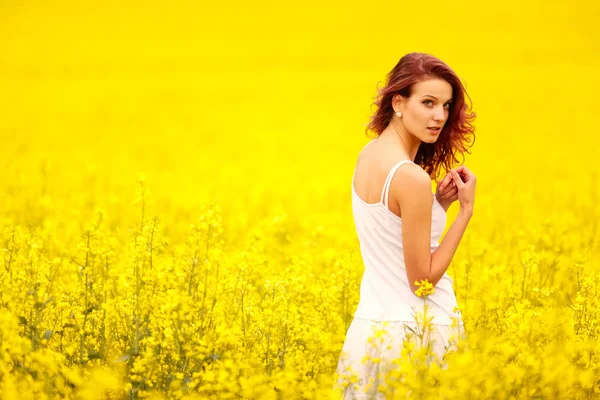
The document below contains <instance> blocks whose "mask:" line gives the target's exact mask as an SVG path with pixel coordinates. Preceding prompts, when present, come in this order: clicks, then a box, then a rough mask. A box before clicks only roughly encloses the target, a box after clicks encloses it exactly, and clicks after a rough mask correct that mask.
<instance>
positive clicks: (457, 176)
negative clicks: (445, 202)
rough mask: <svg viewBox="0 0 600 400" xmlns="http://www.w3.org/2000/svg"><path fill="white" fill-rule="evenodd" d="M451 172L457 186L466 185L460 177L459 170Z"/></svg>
mask: <svg viewBox="0 0 600 400" xmlns="http://www.w3.org/2000/svg"><path fill="white" fill-rule="evenodd" d="M450 173H451V174H452V179H453V182H454V184H456V186H457V187H458V188H461V187H463V186H464V182H463V181H462V180H461V179H460V175H459V174H458V172H456V171H454V170H451V171H450Z"/></svg>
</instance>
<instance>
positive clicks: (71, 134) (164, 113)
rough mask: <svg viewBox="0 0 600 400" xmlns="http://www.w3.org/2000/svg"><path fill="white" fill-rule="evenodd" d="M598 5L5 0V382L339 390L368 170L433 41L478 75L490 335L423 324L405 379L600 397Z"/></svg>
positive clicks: (473, 81) (460, 389) (15, 394)
mask: <svg viewBox="0 0 600 400" xmlns="http://www.w3.org/2000/svg"><path fill="white" fill-rule="evenodd" d="M599 12H600V6H599V5H598V3H597V2H594V1H591V0H586V1H571V2H547V3H540V2H537V3H535V2H517V1H509V2H503V3H498V4H489V5H485V4H484V3H480V2H475V1H465V2H458V3H456V2H441V1H436V2H434V3H419V2H412V3H403V2H397V1H396V2H379V3H377V2H375V3H373V2H304V3H298V4H293V3H283V2H273V3H268V2H264V3H246V2H237V1H234V2H233V3H219V2H213V3H212V4H209V3H202V2H191V1H189V2H172V3H168V4H167V3H158V2H141V1H139V2H137V1H133V2H128V3H122V2H116V1H107V2H96V3H94V4H92V3H91V2H74V1H59V2H47V3H40V2H38V3H36V4H28V3H23V2H18V1H15V0H7V1H5V2H3V3H2V4H1V5H0V61H1V62H0V93H2V97H1V100H0V106H1V109H2V114H1V115H2V117H1V118H0V139H1V142H0V143H1V144H0V163H1V164H0V165H1V167H2V171H3V174H2V179H1V180H0V235H1V237H0V240H1V243H0V244H1V246H0V247H1V248H2V260H1V264H2V265H1V266H0V398H2V399H29V398H32V399H33V398H35V399H62V398H67V399H105V398H106V399H142V398H144V399H167V398H169V399H170V398H175V399H188V400H190V399H274V400H275V399H277V400H279V399H336V398H339V397H336V393H335V392H334V391H333V390H332V385H333V382H334V376H333V372H334V370H335V367H336V363H337V361H338V357H339V353H340V350H341V347H342V344H343V342H344V337H345V333H346V329H347V328H348V326H349V324H350V322H351V320H352V317H353V313H354V310H355V307H356V304H357V302H358V298H359V297H358V296H359V284H360V279H361V276H362V271H363V265H362V260H361V256H360V251H359V246H358V239H357V237H356V232H355V228H354V224H353V220H352V214H351V208H350V205H351V204H350V200H351V197H350V188H351V186H350V183H351V177H352V170H353V168H354V163H355V162H356V157H357V155H358V152H359V151H360V149H361V148H362V146H363V145H364V144H365V143H366V142H367V140H368V137H367V136H366V134H365V126H366V124H367V123H368V121H369V117H370V116H371V113H372V111H373V109H372V108H371V103H372V101H373V98H374V96H375V95H376V85H377V84H378V83H379V86H381V85H382V83H383V80H384V79H385V75H386V74H387V72H388V71H389V70H390V69H391V68H392V67H393V66H394V65H395V64H396V63H397V62H398V60H399V59H400V57H401V56H403V55H404V54H406V53H408V52H412V51H420V52H426V53H430V54H433V55H435V56H437V57H439V58H441V59H442V60H444V61H445V62H447V63H448V64H449V65H450V66H451V67H452V68H453V69H454V70H455V71H456V73H457V74H458V75H459V77H460V78H461V79H462V80H463V82H464V84H465V87H466V89H467V91H468V93H469V96H470V98H471V100H472V104H473V110H474V111H475V112H476V113H477V119H476V121H475V127H476V131H475V135H476V141H475V143H474V145H473V148H472V152H471V154H468V155H467V156H466V159H465V160H464V163H465V165H467V167H468V168H469V169H470V170H471V171H473V172H474V173H475V174H476V175H477V179H478V181H479V184H478V190H477V195H476V202H475V210H474V214H473V218H472V220H471V222H470V224H469V228H468V229H467V232H466V233H465V235H464V237H463V240H462V242H461V245H460V246H459V249H458V251H457V253H456V255H455V257H454V259H453V261H452V264H451V266H450V269H449V271H448V273H449V274H450V276H452V277H453V279H454V285H455V287H454V289H455V291H456V295H457V299H458V303H459V306H460V309H461V312H462V315H463V318H464V322H465V329H466V335H467V339H466V340H465V341H461V342H460V346H459V349H458V351H456V352H450V353H449V354H448V355H447V359H446V362H447V366H448V367H447V368H446V369H444V368H440V367H438V366H437V365H436V364H430V363H428V362H426V361H425V360H426V357H427V354H426V349H425V350H423V349H418V348H413V347H412V346H407V348H406V351H405V353H404V355H405V356H406V357H404V358H403V359H402V360H400V361H399V365H400V366H401V367H402V368H400V369H399V370H398V371H395V372H394V374H393V375H392V376H390V385H389V387H388V388H387V390H389V391H390V393H391V392H394V393H395V396H392V395H390V396H389V398H392V397H395V398H406V397H407V395H408V396H409V397H410V398H420V399H437V398H445V399H593V398H600V340H599V333H600V300H599V297H598V294H599V293H598V292H599V290H600V262H599V261H600V257H599V254H600V239H599V237H600V206H599V202H600V197H599V191H598V186H599V183H600V176H599V170H600V169H599V167H598V163H597V158H598V154H600V150H599V149H600V139H599V138H598V137H599V133H598V131H599V130H598V126H597V115H598V110H599V107H600V100H599V99H600V95H599V93H600V84H599V83H598V82H600V81H599V80H598V78H597V73H598V71H600V69H599V68H600V45H599V43H600V40H599V38H600V27H599V24H598V21H597V17H598V15H599V14H600V13H599ZM457 166H458V165H457ZM442 177H443V176H441V177H438V179H441V178H442ZM434 184H435V182H434V181H432V188H434ZM457 212H458V204H454V205H452V206H451V207H450V209H449V210H448V225H447V227H446V228H449V226H450V224H451V223H452V221H453V220H454V218H455V216H456V214H457ZM423 290H424V293H428V292H429V291H430V288H427V289H423ZM382 334H384V332H379V333H376V335H375V336H376V337H377V335H382ZM383 389H384V388H382V390H383Z"/></svg>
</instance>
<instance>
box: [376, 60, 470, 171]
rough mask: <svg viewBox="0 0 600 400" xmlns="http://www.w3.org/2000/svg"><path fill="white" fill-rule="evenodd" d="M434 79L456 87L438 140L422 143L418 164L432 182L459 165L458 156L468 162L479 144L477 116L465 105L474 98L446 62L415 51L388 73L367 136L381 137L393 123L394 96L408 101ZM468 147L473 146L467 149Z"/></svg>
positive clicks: (417, 159)
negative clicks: (421, 85) (415, 89)
mask: <svg viewBox="0 0 600 400" xmlns="http://www.w3.org/2000/svg"><path fill="white" fill-rule="evenodd" d="M430 78H438V79H443V80H445V81H446V82H448V83H449V84H450V85H452V103H451V105H450V112H449V115H448V120H447V121H446V123H445V124H444V127H443V128H442V131H441V132H440V135H439V137H438V139H437V141H436V142H435V143H425V142H422V143H421V145H420V146H419V150H418V151H417V155H416V156H415V163H416V164H419V165H420V166H421V168H423V169H424V170H425V171H426V172H427V173H428V174H429V176H430V177H431V178H432V179H435V180H437V177H438V176H439V174H440V169H441V168H442V167H443V168H444V169H445V170H446V171H449V170H450V169H451V168H452V165H453V164H454V163H459V160H458V159H457V158H456V155H457V154H460V155H461V156H463V159H464V153H465V152H467V153H469V154H470V151H469V148H470V147H472V146H473V144H474V143H475V129H474V127H473V124H472V122H473V121H474V120H475V116H476V114H475V113H474V112H472V111H471V107H470V106H467V104H466V102H465V97H466V98H468V99H469V103H471V98H470V97H469V95H468V94H467V92H466V90H465V88H464V87H463V85H462V83H461V81H460V79H459V78H458V77H457V76H456V74H455V73H454V71H453V70H452V69H451V68H450V67H449V66H448V65H446V64H445V63H444V62H443V61H441V60H439V59H438V58H436V57H434V56H432V55H430V54H425V53H416V52H415V53H408V54H406V55H404V56H403V57H402V58H401V59H400V61H398V64H396V66H395V67H394V68H393V69H392V70H391V71H390V72H389V73H388V75H387V80H386V84H385V86H384V87H383V88H381V89H377V92H378V95H377V96H376V97H374V99H375V102H374V103H372V104H371V106H373V105H375V106H377V111H376V112H375V113H374V114H373V116H372V117H371V120H370V122H369V124H368V125H367V127H366V129H365V133H366V134H367V136H369V134H368V132H369V131H373V132H375V133H376V134H377V137H379V135H381V133H382V132H383V130H384V129H385V128H386V127H387V126H388V124H389V123H390V121H391V120H392V116H393V114H394V109H393V108H392V98H393V97H394V95H396V94H400V95H402V96H403V97H404V98H408V97H410V96H411V94H412V88H413V85H414V84H415V83H417V82H420V81H423V80H427V79H430ZM377 86H379V82H378V85H377ZM471 139H472V141H471ZM468 144H470V146H467V145H468Z"/></svg>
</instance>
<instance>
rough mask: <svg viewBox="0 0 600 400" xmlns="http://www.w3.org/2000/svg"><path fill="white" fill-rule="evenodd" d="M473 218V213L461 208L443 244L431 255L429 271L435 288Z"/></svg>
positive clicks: (430, 280)
mask: <svg viewBox="0 0 600 400" xmlns="http://www.w3.org/2000/svg"><path fill="white" fill-rule="evenodd" d="M472 216H473V211H470V210H466V209H463V208H461V209H460V210H459V212H458V215H457V217H456V219H455V220H454V222H453V223H452V226H451V227H450V229H448V232H446V235H445V236H444V238H443V239H442V242H441V243H440V245H439V246H438V248H437V249H435V251H434V252H433V253H432V254H431V269H430V270H429V278H428V279H429V282H431V284H432V285H433V286H435V285H437V283H438V282H439V281H440V279H442V276H443V275H444V274H445V273H446V271H447V270H448V267H449V266H450V262H451V261H452V258H453V257H454V253H456V249H457V248H458V244H459V243H460V241H461V239H462V237H463V234H464V233H465V230H466V229H467V225H468V224H469V221H470V220H471V217H472Z"/></svg>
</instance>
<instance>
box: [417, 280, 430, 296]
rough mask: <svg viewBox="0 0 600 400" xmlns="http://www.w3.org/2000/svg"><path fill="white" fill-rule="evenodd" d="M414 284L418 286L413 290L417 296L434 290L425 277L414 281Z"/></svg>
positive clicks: (426, 294) (425, 294)
mask: <svg viewBox="0 0 600 400" xmlns="http://www.w3.org/2000/svg"><path fill="white" fill-rule="evenodd" d="M415 286H419V288H418V289H417V290H416V292H415V294H416V295H417V296H419V297H426V296H429V295H430V294H433V292H434V291H435V289H434V287H433V285H432V284H431V283H430V282H429V281H428V280H427V279H421V280H420V281H415Z"/></svg>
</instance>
